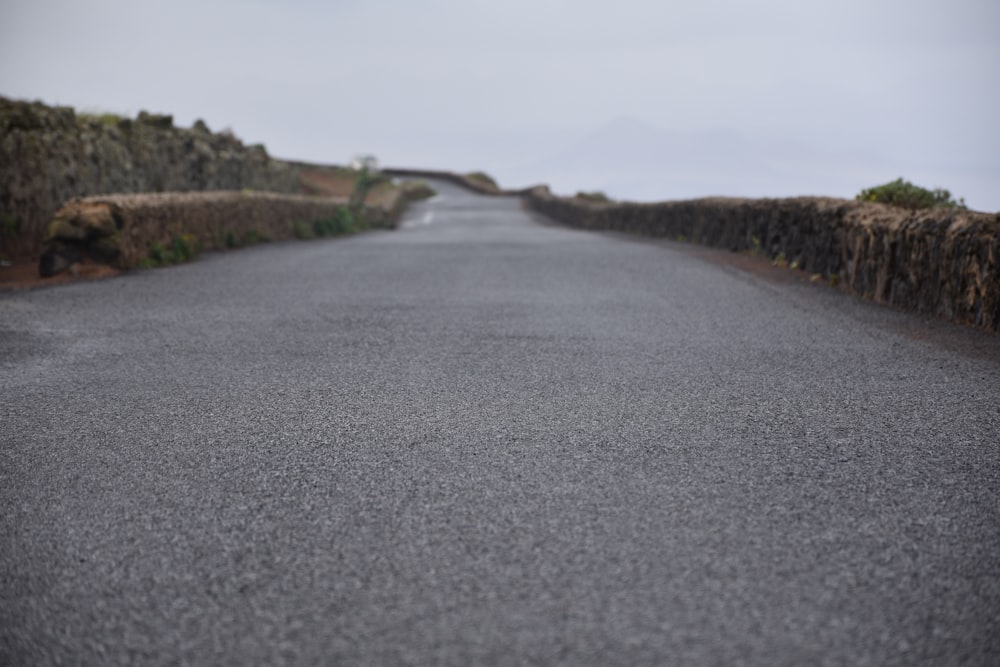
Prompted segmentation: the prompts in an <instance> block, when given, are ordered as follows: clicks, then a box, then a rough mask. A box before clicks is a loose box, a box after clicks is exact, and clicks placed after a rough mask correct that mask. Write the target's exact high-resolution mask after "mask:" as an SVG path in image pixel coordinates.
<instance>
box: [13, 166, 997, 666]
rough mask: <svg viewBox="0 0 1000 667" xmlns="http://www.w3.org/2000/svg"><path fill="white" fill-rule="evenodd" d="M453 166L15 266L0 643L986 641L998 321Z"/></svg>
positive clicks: (991, 617)
mask: <svg viewBox="0 0 1000 667" xmlns="http://www.w3.org/2000/svg"><path fill="white" fill-rule="evenodd" d="M438 187H439V189H440V193H441V195H440V196H439V197H438V198H436V199H434V200H431V201H429V202H426V203H423V204H420V205H418V206H416V207H414V208H413V209H412V210H411V211H410V213H409V214H408V215H407V218H406V222H405V224H404V225H403V226H402V229H400V230H399V231H396V232H373V233H369V234H364V235H360V236H355V237H351V238H349V239H343V240H333V241H315V242H310V243H301V242H290V243H282V244H274V245H266V246H258V247H255V248H251V249H248V250H244V251H241V252H238V253H230V254H217V255H210V256H206V257H204V258H203V259H202V260H201V261H198V262H196V263H193V264H189V265H185V266H178V267H174V268H169V269H159V270H150V271H142V272H138V273H136V274H134V275H129V276H125V277H122V278H119V279H114V280H110V281H104V282H93V283H87V284H74V285H71V286H65V287H59V288H52V289H39V290H34V291H27V292H17V293H6V294H3V295H0V355H2V356H0V417H2V420H0V421H2V427H0V501H2V507H3V513H2V518H0V586H2V590H0V596H2V599H0V663H2V664H12V665H13V664H17V665H54V664H64V663H65V664H86V665H111V664H139V665H147V664H148V665H159V664H175V663H183V664H201V665H209V664H212V665H215V664H219V665H224V664H231V665H249V664H259V665H277V664H343V665H474V664H484V665H523V664H537V665H630V666H633V665H665V664H671V665H822V664H829V665H952V664H969V665H996V664H1000V337H997V336H994V335H988V334H980V333H978V332H975V331H971V330H967V329H960V328H956V327H951V326H950V325H946V324H941V323H933V322H927V321H925V320H921V319H919V318H915V317H912V316H910V315H905V314H901V313H896V312H893V311H890V310H887V309H882V308H878V307H875V306H872V305H870V304H866V303H863V302H861V301H858V300H855V299H852V298H850V297H847V296H845V295H843V294H841V293H839V292H837V291H835V290H831V289H829V288H824V287H818V286H814V285H809V284H806V283H802V282H797V281H780V280H777V281H776V280H772V279H770V278H768V277H766V276H763V275H761V274H758V273H747V272H744V271H742V270H739V269H737V268H733V267H731V266H728V265H727V264H725V263H722V264H720V263H716V262H712V261H707V260H706V259H705V258H704V257H701V256H698V255H697V254H696V253H695V251H694V250H693V249H690V248H688V247H687V246H684V245H677V244H669V243H654V242H638V241H636V240H634V239H630V238H626V237H621V236H615V235H609V234H599V233H586V232H580V231H573V230H568V229H564V228H560V227H557V226H554V225H551V224H546V223H545V222H544V220H541V219H540V218H536V217H533V216H532V215H530V214H527V213H525V212H523V211H522V210H521V209H520V206H519V203H518V201H517V200H516V199H503V198H484V197H478V196H474V195H471V194H468V193H465V192H463V191H460V190H457V189H455V188H454V187H451V186H448V185H446V184H439V185H438Z"/></svg>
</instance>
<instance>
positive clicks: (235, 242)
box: [224, 230, 241, 248]
mask: <svg viewBox="0 0 1000 667" xmlns="http://www.w3.org/2000/svg"><path fill="white" fill-rule="evenodd" d="M224 241H225V244H226V247H227V248H239V247H240V245H241V244H240V239H239V238H238V237H237V236H236V234H235V233H234V232H233V231H232V230H228V231H226V238H225V239H224Z"/></svg>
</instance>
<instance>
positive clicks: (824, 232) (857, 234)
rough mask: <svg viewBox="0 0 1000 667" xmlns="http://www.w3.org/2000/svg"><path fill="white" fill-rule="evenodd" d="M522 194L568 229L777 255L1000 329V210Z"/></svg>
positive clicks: (899, 302)
mask: <svg viewBox="0 0 1000 667" xmlns="http://www.w3.org/2000/svg"><path fill="white" fill-rule="evenodd" d="M524 196H525V201H526V203H527V205H528V206H529V207H531V208H533V209H535V210H537V211H539V212H541V213H543V214H545V215H547V216H549V217H550V218H553V219H555V220H557V221H559V222H562V223H564V224H567V225H571V226H574V227H579V228H582V229H605V230H618V231H623V232H631V233H636V234H644V235H649V236H659V237H667V238H672V239H680V240H687V241H692V242H695V243H701V244H704V245H709V246H716V247H721V248H728V249H730V250H733V251H751V252H756V253H760V254H762V255H765V256H767V257H768V258H771V259H775V258H781V259H782V260H783V261H784V262H787V263H788V264H789V265H791V266H795V267H797V268H800V269H802V270H804V271H807V272H809V273H814V274H820V275H821V276H823V277H824V278H825V279H827V280H829V281H830V282H831V283H834V284H838V285H840V286H842V287H843V288H845V289H847V290H848V291H850V292H852V293H854V294H858V295H862V296H865V297H867V298H871V299H873V300H874V301H876V302H878V303H883V304H888V305H892V306H896V307H900V308H904V309H907V310H911V311H914V312H917V313H922V314H925V315H931V316H936V317H941V318H944V319H948V320H952V321H955V322H962V323H966V324H972V325H976V326H980V327H984V328H987V329H992V330H994V331H1000V214H987V213H975V212H971V211H959V210H954V209H930V210H925V211H907V210H904V209H899V208H894V207H890V206H886V205H884V204H874V203H866V202H855V201H851V200H845V199H830V198H819V197H802V198H793V199H724V198H713V199H698V200H691V201H673V202H663V203H656V204H636V203H594V202H589V201H586V200H584V199H580V198H577V197H558V196H555V195H553V194H552V193H551V192H549V190H548V188H546V187H538V188H533V189H531V190H530V191H529V192H527V193H526V194H525V195H524Z"/></svg>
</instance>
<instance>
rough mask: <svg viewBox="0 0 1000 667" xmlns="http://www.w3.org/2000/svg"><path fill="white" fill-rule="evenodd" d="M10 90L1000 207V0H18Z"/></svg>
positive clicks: (711, 186)
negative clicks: (905, 188) (873, 188)
mask: <svg viewBox="0 0 1000 667" xmlns="http://www.w3.org/2000/svg"><path fill="white" fill-rule="evenodd" d="M0 3H2V4H0V7H2V10H0V94H3V95H7V96H10V97H15V98H22V99H41V100H43V101H45V102H48V103H59V104H68V105H72V106H74V107H77V108H79V109H90V110H106V111H115V112H120V113H127V114H134V113H136V112H137V111H139V110H140V109H147V110H150V111H158V112H168V113H173V114H174V116H175V118H176V120H177V122H178V124H181V125H190V124H191V123H192V122H193V121H194V120H195V119H196V118H204V119H205V120H206V122H208V124H209V125H210V126H211V127H212V128H214V129H221V128H223V127H231V128H232V129H233V130H234V131H235V132H236V133H237V134H238V135H239V136H240V137H241V138H243V139H244V140H245V141H248V142H262V143H264V144H266V145H267V146H268V148H269V150H270V151H271V153H272V154H273V155H276V156H280V157H288V158H297V159H305V160H316V161H323V162H334V163H342V162H345V161H347V160H348V159H349V158H350V157H351V156H352V155H353V154H355V153H361V152H364V153H374V154H375V155H377V156H378V157H379V158H380V160H381V161H382V163H383V164H392V165H412V166H426V167H443V168H452V169H460V170H466V169H473V168H475V169H480V168H481V169H485V170H487V171H490V172H492V173H494V174H495V175H497V176H499V177H500V180H501V181H502V182H503V183H504V184H506V185H512V186H513V185H523V184H526V183H527V182H528V181H536V180H543V181H548V182H550V183H552V184H553V185H554V186H555V188H556V190H557V191H567V192H568V191H572V190H576V189H583V188H588V189H589V188H603V189H606V190H608V191H609V193H610V194H613V195H617V196H623V197H634V198H640V199H660V198H663V199H666V198H676V197H690V196H699V195H708V194H724V195H727V194H728V195H749V196H783V195H794V194H829V195H836V196H846V197H850V196H853V195H854V194H855V193H856V192H857V191H858V190H860V189H861V188H862V187H865V186H869V185H874V184H877V183H880V182H885V181H888V180H892V179H894V178H896V177H897V176H903V177H905V178H907V179H909V180H912V181H914V182H916V183H918V184H921V185H925V186H928V187H932V186H942V187H946V188H949V189H950V190H951V191H952V192H953V193H954V194H956V195H959V196H964V197H965V198H966V200H967V201H968V203H969V204H970V205H971V206H972V207H974V208H978V209H983V210H991V211H998V210H1000V121H998V118H1000V111H998V110H1000V2H997V1H996V0H948V1H947V2H945V1H944V0H941V1H933V2H932V1H927V0H835V1H826V0H817V1H815V2H809V1H808V0H768V1H757V2H738V1H724V0H699V1H689V2H670V1H664V0H659V1H652V0H617V1H616V2H607V1H601V2H597V1H594V0H575V1H572V2H570V1H564V0H504V1H503V2H497V0H490V1H488V2H487V1H481V0H423V1H422V2H404V1H403V0H365V1H362V0H340V1H337V0H334V1H332V2H320V1H318V0H273V1H272V0H239V1H237V0H170V1H169V2H166V1H161V0H148V1H144V0H76V1H70V0H0Z"/></svg>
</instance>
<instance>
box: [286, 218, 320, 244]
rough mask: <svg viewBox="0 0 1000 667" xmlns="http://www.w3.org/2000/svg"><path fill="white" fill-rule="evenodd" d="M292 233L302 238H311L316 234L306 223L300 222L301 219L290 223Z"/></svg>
mask: <svg viewBox="0 0 1000 667" xmlns="http://www.w3.org/2000/svg"><path fill="white" fill-rule="evenodd" d="M292 233H293V234H295V238H297V239H303V240H305V239H311V238H313V237H314V236H316V234H315V233H313V228H312V227H310V226H309V225H307V224H306V223H304V222H302V221H301V220H299V221H296V222H295V223H294V224H293V225H292Z"/></svg>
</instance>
